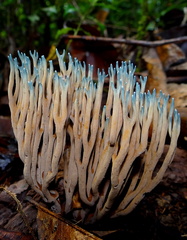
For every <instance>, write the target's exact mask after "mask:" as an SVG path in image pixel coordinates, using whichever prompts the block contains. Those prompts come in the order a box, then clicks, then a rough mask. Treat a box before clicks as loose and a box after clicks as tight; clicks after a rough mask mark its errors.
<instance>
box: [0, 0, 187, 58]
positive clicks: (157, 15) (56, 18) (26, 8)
mask: <svg viewBox="0 0 187 240" xmlns="http://www.w3.org/2000/svg"><path fill="white" fill-rule="evenodd" d="M184 7H186V0H168V1H162V0H130V1H127V0H118V1H116V0H63V1H62V0H41V1H38V0H29V1H26V0H0V12H1V14H0V23H1V24H0V53H1V54H3V55H7V54H9V53H12V54H13V53H14V52H15V51H17V50H18V49H20V50H23V51H28V50H29V49H31V50H33V49H36V50H37V51H40V52H45V51H47V49H48V50H49V49H50V46H52V45H55V46H58V44H59V42H60V38H61V36H62V35H63V34H67V33H71V34H74V35H76V34H78V33H79V34H80V33H81V34H82V35H94V32H92V31H90V30H89V29H85V28H83V25H85V24H87V25H90V26H94V27H95V29H96V30H97V31H98V32H99V35H100V36H107V37H117V36H119V35H122V36H123V37H124V38H126V37H133V38H136V39H147V38H149V37H150V33H151V32H152V31H154V30H156V29H157V28H166V27H167V24H168V21H166V20H167V19H165V18H164V16H166V15H167V13H168V12H169V11H171V10H172V9H178V10H181V11H182V9H183V8H184ZM101 11H102V12H104V17H103V14H102V15H101ZM174 21H175V19H174ZM166 22H167V24H166Z"/></svg>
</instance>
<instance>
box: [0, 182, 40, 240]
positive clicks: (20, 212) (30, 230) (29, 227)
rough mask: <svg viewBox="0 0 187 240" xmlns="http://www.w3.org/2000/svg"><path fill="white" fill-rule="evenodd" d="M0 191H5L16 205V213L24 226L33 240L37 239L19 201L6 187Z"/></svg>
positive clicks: (0, 188) (0, 187)
mask: <svg viewBox="0 0 187 240" xmlns="http://www.w3.org/2000/svg"><path fill="white" fill-rule="evenodd" d="M0 190H1V191H5V192H6V193H7V194H8V195H9V196H10V197H11V198H12V199H13V200H14V201H15V202H16V204H17V211H18V212H19V214H20V215H21V217H22V219H23V221H24V223H25V226H26V227H27V229H28V231H29V233H30V234H31V235H32V237H33V239H34V240H37V238H36V236H35V234H34V231H33V229H32V227H31V226H30V224H29V221H28V218H27V216H26V214H25V213H24V211H23V207H22V204H21V202H20V201H19V199H18V198H17V196H16V194H15V193H13V192H11V191H9V190H8V189H7V188H6V187H2V186H0Z"/></svg>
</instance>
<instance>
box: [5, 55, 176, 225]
mask: <svg viewBox="0 0 187 240" xmlns="http://www.w3.org/2000/svg"><path fill="white" fill-rule="evenodd" d="M18 54H19V60H17V58H15V59H13V58H12V57H11V56H9V61H10V66H11V69H10V79H9V89H8V94H9V104H10V109H11V118H12V126H13V130H14V134H15V137H16V139H17V141H18V147H19V155H20V158H21V160H22V161H23V163H24V178H25V179H26V181H27V182H28V184H29V185H30V186H31V187H32V188H33V189H34V190H35V191H36V192H37V193H38V194H40V195H41V196H42V198H43V199H44V200H45V201H46V202H50V203H54V204H53V208H54V209H55V210H56V211H61V209H64V212H65V213H69V212H72V213H73V215H74V217H75V218H81V219H82V220H83V221H85V222H95V221H97V220H99V219H101V218H102V217H104V216H105V215H109V216H110V217H117V216H120V215H125V214H128V213H129V212H131V211H132V210H133V209H134V208H135V207H136V205H137V204H138V203H139V202H140V201H141V199H142V198H143V197H144V195H145V193H146V192H149V191H151V190H152V189H153V188H154V187H155V186H156V185H157V184H158V183H159V182H160V181H161V179H162V177H163V175H164V173H165V171H166V169H167V167H168V165H169V164H170V163H171V161H172V159H173V156H174V153H175V149H176V146H177V139H178V136H179V131H180V116H179V114H178V112H177V110H175V109H174V100H171V103H170V104H169V97H168V96H165V95H164V94H163V93H162V92H160V93H159V95H158V96H157V95H156V92H155V91H153V92H152V93H150V92H149V91H148V92H147V93H146V92H145V85H146V78H140V81H136V78H135V76H134V71H135V68H134V67H133V65H132V64H131V63H126V62H122V63H121V64H118V63H116V66H115V68H114V67H113V66H110V67H109V70H108V75H107V78H108V79H109V87H108V92H107V98H106V100H105V103H104V106H103V101H104V99H103V93H104V82H105V79H106V74H105V73H104V72H103V71H101V72H100V71H98V80H97V81H96V82H94V81H93V78H92V75H93V67H92V66H88V67H86V65H85V64H83V63H81V62H79V61H78V60H77V59H72V57H71V56H69V63H68V64H66V63H65V62H64V55H65V52H63V54H62V55H60V54H59V52H58V51H57V57H58V61H59V68H60V71H59V72H57V71H54V67H53V63H52V61H49V63H47V61H46V59H45V58H44V57H43V56H42V57H41V58H39V57H38V54H37V53H36V52H34V53H30V55H31V58H30V57H28V56H26V55H25V54H23V53H20V52H18ZM166 136H169V139H170V140H169V144H170V146H169V148H168V152H167V153H166V154H165V155H164V156H163V150H164V145H165V143H166ZM161 157H162V160H160V159H161ZM60 166H61V167H60ZM62 169H63V175H62V179H63V185H64V194H65V202H60V201H59V194H58V192H57V191H56V190H55V189H53V188H52V186H54V185H55V184H53V185H51V183H52V182H54V181H55V178H56V176H57V174H58V173H59V171H62ZM62 205H65V206H64V207H63V208H62Z"/></svg>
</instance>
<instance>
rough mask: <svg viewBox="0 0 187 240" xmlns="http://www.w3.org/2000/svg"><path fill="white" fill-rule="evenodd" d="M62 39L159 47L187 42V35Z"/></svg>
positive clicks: (74, 36) (72, 37)
mask: <svg viewBox="0 0 187 240" xmlns="http://www.w3.org/2000/svg"><path fill="white" fill-rule="evenodd" d="M62 39H72V40H83V41H95V42H97V41H100V42H111V43H119V44H127V45H139V46H144V47H158V46H162V45H166V44H170V43H181V42H187V36H183V37H178V38H171V39H167V40H156V41H145V40H134V39H118V38H106V37H95V36H80V35H63V36H62Z"/></svg>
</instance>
